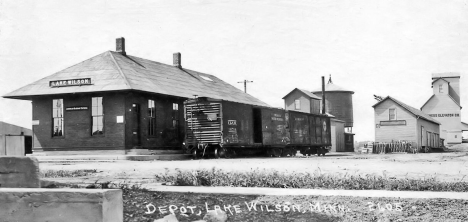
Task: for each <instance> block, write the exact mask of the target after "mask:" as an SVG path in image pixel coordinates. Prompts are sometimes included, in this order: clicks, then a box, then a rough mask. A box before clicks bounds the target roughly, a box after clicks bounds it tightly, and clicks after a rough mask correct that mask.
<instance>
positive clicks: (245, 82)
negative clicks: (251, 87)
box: [237, 80, 253, 93]
mask: <svg viewBox="0 0 468 222" xmlns="http://www.w3.org/2000/svg"><path fill="white" fill-rule="evenodd" d="M251 82H253V81H249V80H244V81H242V82H237V83H244V92H245V93H247V83H251Z"/></svg>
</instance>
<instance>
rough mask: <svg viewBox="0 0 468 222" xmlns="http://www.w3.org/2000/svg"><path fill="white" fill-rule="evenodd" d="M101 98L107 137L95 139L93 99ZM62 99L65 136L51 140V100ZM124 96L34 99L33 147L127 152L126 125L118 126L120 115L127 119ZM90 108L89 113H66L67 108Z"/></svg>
mask: <svg viewBox="0 0 468 222" xmlns="http://www.w3.org/2000/svg"><path fill="white" fill-rule="evenodd" d="M97 96H102V97H103V106H104V109H103V110H104V135H99V136H92V135H91V133H92V132H91V131H92V125H91V124H92V118H91V98H92V97H97ZM60 98H61V99H63V103H64V104H63V106H64V136H63V137H52V130H53V129H52V128H53V123H52V99H60ZM124 101H125V100H124V93H123V92H116V93H102V94H80V95H54V96H53V97H52V96H43V97H36V98H34V99H33V103H32V105H33V118H32V119H33V120H38V121H39V124H38V125H34V126H33V133H34V140H33V147H34V148H35V149H37V148H43V149H44V150H45V151H47V150H51V151H52V150H78V149H79V150H83V149H90V150H95V149H124V132H125V130H124V129H125V125H124V123H117V121H116V117H117V116H124V115H125V110H124V106H123V105H124ZM72 106H87V107H88V110H80V111H65V108H66V107H72Z"/></svg>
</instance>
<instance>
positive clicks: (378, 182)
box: [156, 168, 468, 192]
mask: <svg viewBox="0 0 468 222" xmlns="http://www.w3.org/2000/svg"><path fill="white" fill-rule="evenodd" d="M156 180H158V181H166V182H169V183H170V184H173V185H176V186H231V187H272V188H305V189H317V188H318V189H341V190H342V189H345V190H400V191H403V190H405V191H454V192H468V183H467V182H462V181H459V182H444V181H439V180H437V179H436V178H435V177H431V178H425V179H408V178H405V179H396V178H393V177H387V176H386V175H383V176H379V175H370V174H366V175H349V174H344V175H330V174H322V173H320V171H316V172H314V173H284V172H278V171H265V170H253V171H250V172H228V171H223V170H220V169H216V168H213V169H211V170H197V171H181V170H177V171H176V172H175V173H172V174H171V173H168V172H166V173H164V174H162V175H156Z"/></svg>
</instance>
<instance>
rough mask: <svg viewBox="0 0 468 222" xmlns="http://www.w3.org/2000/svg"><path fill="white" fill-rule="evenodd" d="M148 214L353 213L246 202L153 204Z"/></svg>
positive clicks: (315, 206)
mask: <svg viewBox="0 0 468 222" xmlns="http://www.w3.org/2000/svg"><path fill="white" fill-rule="evenodd" d="M146 210H147V211H146V212H145V213H146V214H153V213H156V212H157V211H159V213H161V214H166V213H172V214H175V213H176V212H177V213H180V214H196V215H201V214H202V213H204V212H205V213H208V212H209V211H215V212H217V211H218V210H222V211H225V212H226V213H228V214H231V215H234V214H239V213H242V212H244V211H261V212H265V213H272V212H299V213H306V212H325V213H331V214H339V213H345V212H351V209H350V208H348V207H346V206H344V205H341V204H322V203H320V202H315V203H309V205H308V206H307V204H301V205H296V204H290V203H288V202H286V203H284V204H276V205H265V204H258V203H257V202H254V201H252V202H244V204H235V205H223V206H220V205H213V206H210V205H209V204H208V203H205V205H204V206H202V207H197V206H177V205H163V206H155V205H154V204H152V203H149V204H147V205H146Z"/></svg>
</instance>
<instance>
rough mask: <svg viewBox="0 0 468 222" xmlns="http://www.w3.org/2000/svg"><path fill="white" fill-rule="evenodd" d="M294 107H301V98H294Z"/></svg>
mask: <svg viewBox="0 0 468 222" xmlns="http://www.w3.org/2000/svg"><path fill="white" fill-rule="evenodd" d="M294 109H301V100H298V99H296V100H294Z"/></svg>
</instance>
